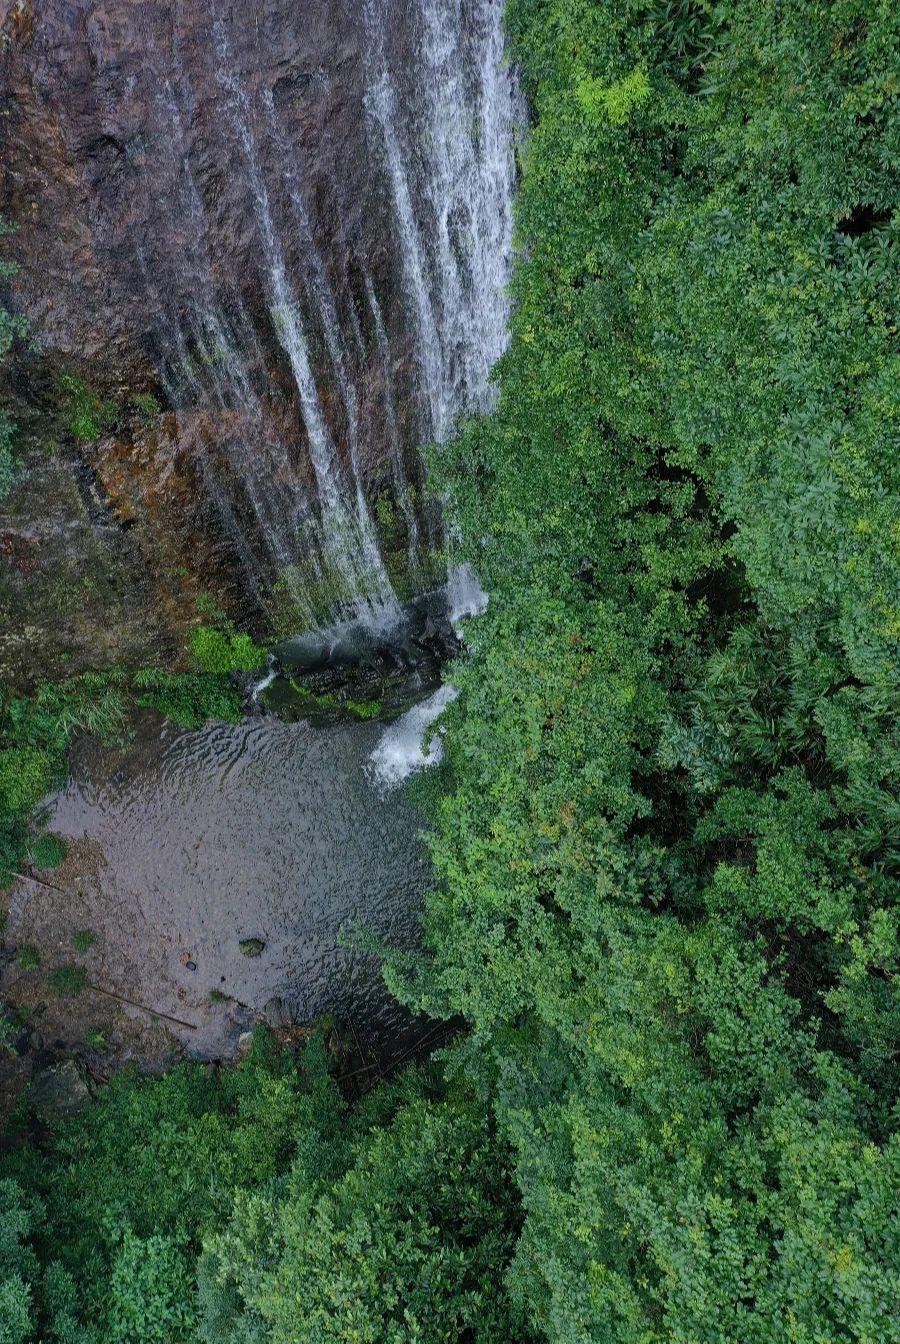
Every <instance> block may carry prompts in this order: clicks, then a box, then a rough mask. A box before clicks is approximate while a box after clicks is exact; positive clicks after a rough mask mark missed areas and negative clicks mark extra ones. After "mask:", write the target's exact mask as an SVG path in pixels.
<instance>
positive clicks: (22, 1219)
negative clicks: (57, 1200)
mask: <svg viewBox="0 0 900 1344" xmlns="http://www.w3.org/2000/svg"><path fill="white" fill-rule="evenodd" d="M41 1216H42V1207H41V1205H40V1203H39V1201H37V1200H35V1199H33V1198H29V1197H28V1196H27V1195H26V1194H25V1192H24V1190H23V1189H22V1188H21V1186H19V1185H18V1184H17V1183H16V1182H15V1181H10V1180H0V1344H27V1341H29V1340H31V1339H32V1338H33V1334H32V1332H33V1329H34V1315H33V1303H32V1292H33V1287H32V1286H33V1283H34V1281H35V1280H36V1279H37V1277H38V1275H39V1272H40V1270H39V1264H38V1259H37V1256H36V1255H35V1253H34V1251H33V1250H32V1248H31V1246H30V1245H29V1244H28V1241H29V1238H30V1236H31V1235H32V1233H33V1232H34V1230H35V1227H36V1225H37V1224H38V1223H39V1221H40V1219H41Z"/></svg>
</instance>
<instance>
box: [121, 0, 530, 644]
mask: <svg viewBox="0 0 900 1344" xmlns="http://www.w3.org/2000/svg"><path fill="white" fill-rule="evenodd" d="M210 8H211V12H210V13H209V15H208V19H207V22H206V24H205V26H204V25H203V23H202V21H198V26H197V27H195V28H192V29H190V30H189V31H187V30H185V31H182V25H183V24H187V22H188V16H187V15H186V14H185V15H181V16H180V17H179V16H177V15H175V14H174V12H173V13H172V14H171V15H170V16H169V19H168V23H169V25H170V31H169V33H168V34H166V33H165V32H163V33H161V32H160V31H159V28H158V26H157V27H152V25H153V24H154V23H155V22H156V20H155V19H154V18H153V17H152V16H151V15H150V12H149V10H148V17H147V20H146V22H147V24H148V32H147V40H146V53H147V57H146V62H145V66H144V68H143V69H142V70H141V72H140V74H132V75H130V76H129V77H128V81H127V82H125V81H124V77H123V83H122V86H121V88H120V90H119V97H120V99H122V100H127V98H129V97H132V96H134V97H135V98H137V95H136V94H134V89H135V88H136V87H139V85H140V81H141V80H144V81H146V84H147V92H146V94H145V95H144V99H145V104H146V106H149V107H150V108H151V109H152V112H151V115H150V117H149V125H148V133H147V135H146V137H145V143H144V145H143V147H142V150H141V153H140V154H135V155H134V156H132V159H131V161H130V168H129V171H130V173H131V178H130V192H131V200H132V201H134V200H135V199H140V200H141V201H142V207H141V208H142V211H143V213H144V215H145V216H146V218H147V220H148V221H149V227H148V228H147V229H146V230H145V231H144V234H143V236H136V237H135V241H134V244H133V246H134V256H135V265H136V269H137V272H138V275H139V277H140V280H139V283H140V285H141V287H142V289H143V291H144V294H145V296H146V303H145V308H146V310H147V312H149V313H151V314H152V315H153V317H152V322H153V329H152V332H151V333H148V336H147V343H148V345H150V346H151V348H152V350H153V352H154V358H155V360H156V363H157V367H158V370H159V377H160V382H161V385H162V387H163V388H164V390H165V392H166V395H167V398H168V401H169V403H170V405H171V406H172V408H173V410H174V413H175V415H176V417H177V421H178V435H179V440H178V441H179V443H180V444H181V445H182V446H183V445H184V444H187V445H188V450H189V455H190V458H191V460H192V461H193V464H194V472H195V477H196V481H197V489H198V491H199V493H200V495H201V496H202V500H201V501H200V504H202V506H203V507H202V508H201V509H200V515H201V517H202V518H204V519H208V518H210V517H214V518H215V519H216V520H217V522H216V524H215V530H216V532H217V544H221V547H222V548H223V549H224V551H226V552H227V553H228V554H229V555H230V556H232V558H233V562H234V567H236V570H237V572H239V574H240V575H241V579H242V582H243V585H244V588H245V590H246V591H247V592H248V594H249V595H250V596H251V597H252V599H253V600H254V602H255V603H256V604H257V605H259V606H263V607H266V608H267V609H269V610H270V611H271V612H272V613H273V615H274V613H275V610H276V608H277V606H278V604H279V603H282V602H287V603H288V606H289V611H288V615H287V617H285V618H284V619H286V620H287V621H288V622H291V623H293V625H294V626H300V627H313V626H316V625H321V624H328V623H332V622H335V621H339V620H340V621H346V620H351V621H360V622H363V623H364V624H367V625H370V626H374V627H378V628H381V629H384V628H386V627H389V626H391V624H392V623H395V622H396V621H397V620H398V619H399V618H400V615H401V604H400V601H399V600H398V597H397V593H396V590H395V582H396V581H397V576H398V575H399V576H400V577H403V576H404V575H405V576H406V577H405V579H404V591H405V592H406V593H408V591H409V584H410V581H411V582H412V586H413V590H415V588H416V587H417V585H419V584H424V583H427V582H429V581H431V579H430V575H431V573H432V572H433V562H432V560H431V556H430V555H429V551H428V548H429V545H430V542H431V538H430V536H426V535H425V534H424V533H423V529H422V526H421V522H420V517H424V515H420V509H421V507H422V506H421V503H420V487H421V468H420V467H418V466H417V456H416V452H417V449H418V447H419V446H420V445H421V444H423V443H425V442H428V441H432V442H437V443H440V442H443V441H445V440H446V439H447V438H448V437H449V436H450V435H451V434H452V432H453V430H454V425H455V424H456V422H457V420H458V418H459V417H460V415H462V414H464V413H467V412H471V411H476V410H483V409H485V408H486V407H488V406H489V405H490V400H491V385H490V382H489V374H490V369H491V367H492V365H493V364H494V363H495V361H496V360H497V358H498V357H499V356H500V354H502V352H503V349H504V346H505V342H506V330H507V319H508V301H507V298H506V295H505V285H506V280H507V277H508V272H509V264H510V258H511V246H512V243H511V239H512V220H511V200H512V194H513V186H514V154H513V141H514V134H515V128H516V124H517V103H516V91H515V81H514V78H513V76H512V74H511V72H510V71H509V70H508V69H507V68H506V67H505V65H504V60H503V35H502V27H501V14H502V8H503V5H502V0H410V3H409V4H408V5H401V4H399V0H363V4H362V8H361V10H360V9H358V8H357V7H356V5H355V4H349V3H348V5H347V6H346V8H345V7H344V6H342V5H337V6H335V8H334V10H333V11H328V12H326V11H322V12H321V13H319V11H318V10H316V11H315V12H316V14H318V16H319V19H320V21H321V22H322V24H323V25H324V26H323V32H325V33H328V32H330V27H329V25H332V24H333V25H338V26H340V25H342V26H340V32H341V33H342V34H343V38H344V47H341V48H340V50H341V51H342V52H343V51H344V48H346V49H347V50H350V51H351V52H353V53H354V59H355V60H356V62H357V64H356V68H355V71H354V72H353V73H352V75H350V76H348V75H347V73H346V62H345V64H344V65H343V66H342V65H339V64H338V63H337V62H338V58H337V57H335V64H334V67H333V68H332V67H331V66H328V65H327V62H328V60H329V59H330V58H331V54H332V53H331V47H332V45H334V46H335V47H338V46H339V44H338V43H337V41H335V42H334V44H332V43H331V42H330V41H326V42H325V47H327V50H325V49H323V50H322V51H321V52H319V49H318V48H316V49H315V51H314V53H313V54H314V55H316V56H319V55H321V59H322V61H324V62H325V64H322V65H320V66H319V67H318V68H316V67H315V66H309V64H308V61H309V55H308V54H307V55H305V56H301V53H309V49H310V39H309V37H308V36H307V35H306V33H305V32H304V20H303V14H302V13H300V12H299V11H300V10H301V9H302V7H298V12H297V13H296V15H294V14H293V12H292V13H291V14H290V15H289V16H287V17H286V18H285V22H286V23H287V24H288V27H289V29H290V31H289V32H287V33H286V32H285V29H284V27H283V26H281V27H277V28H276V27H275V26H273V25H274V20H272V21H271V22H270V16H269V15H268V12H267V11H266V10H264V9H262V8H261V9H259V10H258V12H257V7H256V5H255V4H254V3H252V2H251V3H248V5H246V6H242V7H240V8H239V9H236V8H234V7H233V6H231V5H230V4H229V3H228V0H214V3H213V4H212V5H211V7H210ZM247 10H249V11H250V13H249V14H248V13H247V12H246V11H247ZM291 25H293V27H291ZM151 28H152V31H151ZM318 41H319V46H320V47H321V46H322V39H321V38H319V39H318ZM348 44H349V45H348ZM276 48H277V59H276ZM105 58H106V59H107V60H108V62H109V65H108V67H107V70H106V71H105V72H104V74H103V79H104V80H106V81H107V83H109V82H112V83H113V84H114V83H115V80H116V78H117V77H118V63H117V53H116V52H115V50H114V49H112V48H111V49H110V51H109V52H106V53H105ZM341 60H344V57H343V56H341ZM304 61H306V62H307V64H304ZM307 71H310V72H311V73H307ZM98 78H99V76H98ZM298 81H299V83H298ZM310 81H311V82H310ZM104 87H105V86H104ZM335 89H336V90H337V94H338V95H339V96H336V97H335V99H334V100H333V101H332V102H329V98H330V95H331V93H332V91H333V90H335ZM298 90H299V91H298ZM357 90H358V92H357ZM104 96H106V95H104ZM357 98H358V100H359V101H358V104H357V103H356V102H355V101H354V100H356V99H357ZM318 108H323V109H325V110H326V111H328V114H329V117H330V118H331V120H329V119H328V117H326V116H325V112H324V111H323V113H322V117H321V118H320V120H319V121H318V122H317V121H316V116H315V115H314V114H315V112H316V109H318ZM357 108H358V110H355V109H357ZM354 117H355V120H354ZM335 118H336V119H337V123H339V130H338V132H335V133H334V134H335V144H336V145H337V146H338V147H339V149H338V155H340V154H341V153H344V152H346V154H347V156H348V161H347V163H346V164H345V163H344V162H342V161H341V158H340V157H339V156H338V157H336V158H334V161H329V162H327V163H326V162H325V161H324V157H323V151H322V149H321V148H320V141H321V137H322V136H323V135H324V136H327V135H328V134H330V133H331V127H332V126H333V125H334V124H336V122H335ZM144 121H145V122H147V121H148V118H147V116H146V114H145V116H144ZM345 170H346V171H347V172H348V173H352V174H353V176H352V178H348V180H347V182H346V183H345V182H344V181H343V175H344V173H345ZM161 180H162V181H166V182H168V183H170V184H171V185H170V189H169V191H168V193H167V195H166V196H165V197H164V198H162V199H160V197H159V192H158V190H157V183H158V181H161ZM128 222H129V217H128V213H127V208H126V206H123V212H122V218H121V221H120V226H119V234H120V235H121V237H122V238H127V236H128V233H129V229H128ZM378 494H384V495H385V498H386V499H387V500H388V503H387V504H385V507H384V508H383V509H382V508H381V505H380V503H379V510H377V511H373V504H374V501H375V497H376V495H378ZM391 501H393V502H391ZM394 506H396V509H395V507H394ZM198 507H199V505H198ZM376 514H377V517H378V519H379V520H380V521H379V522H378V524H377V525H376ZM385 518H387V519H391V518H394V519H398V520H399V524H400V526H399V530H398V529H397V528H396V527H395V525H394V524H393V523H390V527H389V530H388V532H386V531H385V529H386V528H387V527H388V524H386V523H385V522H384V519H385ZM203 525H204V526H209V524H208V522H205V523H204V524H203ZM429 532H430V524H429ZM391 575H393V576H394V579H393V581H392V577H391ZM456 586H457V587H458V586H459V585H458V583H457V585H456ZM454 591H455V590H454Z"/></svg>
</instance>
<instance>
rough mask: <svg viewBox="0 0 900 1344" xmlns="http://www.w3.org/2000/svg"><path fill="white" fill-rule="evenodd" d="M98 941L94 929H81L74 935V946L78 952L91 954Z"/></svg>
mask: <svg viewBox="0 0 900 1344" xmlns="http://www.w3.org/2000/svg"><path fill="white" fill-rule="evenodd" d="M96 941H97V935H96V933H94V931H93V930H92V929H79V930H78V932H77V933H75V934H73V935H72V946H73V947H74V949H75V951H76V952H90V950H91V948H92V947H93V946H94V944H95V943H96Z"/></svg>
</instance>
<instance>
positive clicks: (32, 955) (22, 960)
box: [19, 946, 41, 971]
mask: <svg viewBox="0 0 900 1344" xmlns="http://www.w3.org/2000/svg"><path fill="white" fill-rule="evenodd" d="M40 964H41V957H40V953H39V952H38V950H37V948H36V947H30V946H26V947H23V948H20V949H19V965H20V966H21V967H22V970H23V971H36V970H37V968H38V967H39V966H40Z"/></svg>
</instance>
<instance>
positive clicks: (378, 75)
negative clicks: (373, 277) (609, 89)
mask: <svg viewBox="0 0 900 1344" xmlns="http://www.w3.org/2000/svg"><path fill="white" fill-rule="evenodd" d="M419 2H420V10H421V19H422V42H421V68H420V69H419V70H418V71H417V74H418V78H417V79H416V80H415V81H414V83H413V82H407V84H406V86H405V89H404V92H405V96H404V98H403V115H402V116H401V115H400V113H399V110H398V95H397V90H396V87H395V81H394V78H393V77H392V74H391V71H390V67H389V62H388V58H387V54H386V50H385V38H384V34H385V31H386V28H387V24H386V15H385V3H384V0H364V5H363V13H364V18H365V25H366V32H367V38H368V54H369V81H368V89H367V100H366V101H367V109H368V111H369V115H370V119H371V122H372V124H373V130H374V136H373V140H374V144H375V148H376V152H378V150H379V148H380V151H381V154H382V157H383V160H384V163H385V167H386V171H387V176H388V178H389V181H390V185H391V191H392V201H393V212H394V220H395V224H396V231H397V239H398V244H399V250H400V254H401V256H400V263H401V270H402V274H403V276H404V279H405V282H406V285H405V288H406V299H407V305H408V308H409V310H410V313H411V316H412V319H413V321H414V323H415V325H416V330H417V336H418V339H419V359H420V370H421V378H422V383H423V391H424V397H425V400H426V402H427V405H428V407H429V410H430V426H429V428H430V435H431V437H432V438H433V439H434V440H435V441H436V442H438V443H441V442H443V441H444V440H445V439H446V438H447V437H448V436H449V435H450V434H451V433H452V431H453V427H454V424H455V421H456V419H457V417H458V416H459V415H460V414H461V413H462V412H465V411H476V410H485V409H488V408H489V406H490V404H491V395H490V391H491V389H490V383H489V375H490V370H491V368H492V367H493V365H494V364H495V363H496V361H497V360H498V359H499V358H500V356H501V355H502V353H503V351H504V349H505V348H506V341H507V329H508V319H509V302H508V299H507V296H506V293H505V288H506V283H507V280H508V278H509V268H510V263H511V254H512V199H513V190H514V186H515V159H514V153H513V144H514V137H515V131H516V127H517V125H518V124H519V122H520V121H521V110H520V108H519V105H518V99H517V91H516V85H515V81H514V78H513V77H512V75H511V73H510V72H509V71H508V70H507V69H505V68H504V63H503V32H502V11H503V0H473V3H471V4H469V5H465V4H463V2H462V0H419ZM413 165H416V166H417V171H416V172H415V173H413V171H412V166H413ZM429 242H430V243H431V245H430V246H429Z"/></svg>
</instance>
